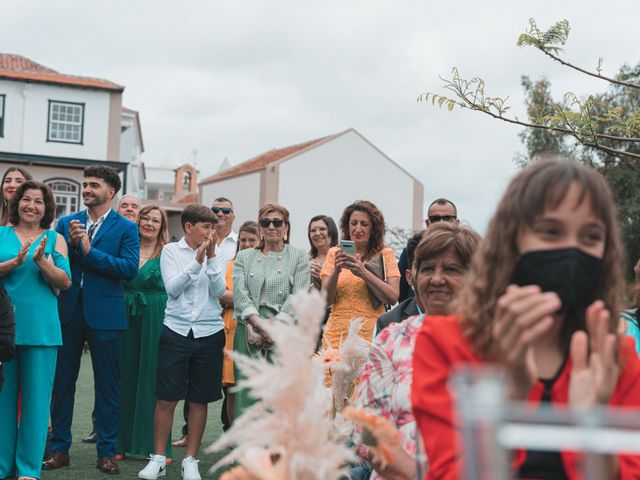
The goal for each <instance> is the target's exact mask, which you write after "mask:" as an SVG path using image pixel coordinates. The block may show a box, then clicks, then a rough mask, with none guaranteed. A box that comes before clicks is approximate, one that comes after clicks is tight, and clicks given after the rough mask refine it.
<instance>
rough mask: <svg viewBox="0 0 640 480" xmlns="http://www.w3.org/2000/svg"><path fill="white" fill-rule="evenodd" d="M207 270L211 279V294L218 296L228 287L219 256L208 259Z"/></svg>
mask: <svg viewBox="0 0 640 480" xmlns="http://www.w3.org/2000/svg"><path fill="white" fill-rule="evenodd" d="M205 272H206V274H207V278H208V279H209V295H211V296H213V297H216V298H218V297H219V296H220V295H222V294H223V293H224V292H225V290H226V289H227V284H226V282H225V281H224V270H222V268H220V263H219V262H218V258H217V257H213V258H208V259H207V269H206V270H205Z"/></svg>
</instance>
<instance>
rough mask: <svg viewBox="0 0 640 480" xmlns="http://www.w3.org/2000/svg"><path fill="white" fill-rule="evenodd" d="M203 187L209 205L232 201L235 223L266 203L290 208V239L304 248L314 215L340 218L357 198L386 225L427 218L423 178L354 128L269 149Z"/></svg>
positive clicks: (409, 225)
mask: <svg viewBox="0 0 640 480" xmlns="http://www.w3.org/2000/svg"><path fill="white" fill-rule="evenodd" d="M199 186H200V198H201V199H202V202H203V203H204V204H205V205H211V203H212V202H213V199H214V198H216V197H227V198H229V199H231V200H232V201H233V204H234V207H235V213H236V225H240V223H242V222H243V221H245V220H255V219H256V217H257V215H258V209H259V208H260V206H261V205H264V204H265V203H267V202H275V203H280V204H282V205H284V206H285V207H286V208H287V209H288V210H289V212H290V213H291V243H292V244H294V245H297V246H300V247H302V248H308V239H307V233H306V230H307V224H308V222H309V219H311V217H313V216H315V215H319V214H325V215H329V216H331V217H333V218H334V220H336V223H338V221H339V218H340V215H341V214H342V211H343V209H344V208H345V207H346V206H347V205H348V204H350V203H352V202H353V201H355V200H360V199H365V200H370V201H372V202H373V203H375V204H376V205H377V206H378V208H380V210H381V211H382V213H383V214H384V216H385V221H386V224H387V227H388V228H393V227H399V228H403V229H416V228H421V226H422V225H423V221H424V219H423V199H424V189H423V186H422V183H421V182H420V181H418V180H417V179H416V178H415V177H413V176H412V175H411V174H410V173H408V172H407V171H406V170H404V169H403V168H402V167H401V166H400V165H398V164H397V163H396V162H394V161H393V160H392V159H391V158H389V157H388V156H387V155H385V154H384V153H383V152H382V151H381V150H380V149H378V148H377V147H376V146H375V145H373V144H372V143H371V142H369V141H368V140H367V139H366V138H364V137H363V136H362V135H361V134H360V133H358V132H357V131H356V130H354V129H352V128H350V129H349V130H346V131H344V132H341V133H338V134H335V135H329V136H327V137H323V138H320V139H317V140H312V141H309V142H305V143H302V144H299V145H293V146H290V147H286V148H281V149H274V150H270V151H268V152H266V153H263V154H262V155H259V156H257V157H254V158H252V159H250V160H247V161H245V162H243V163H241V164H239V165H235V166H233V167H231V168H228V169H226V170H224V171H221V172H219V173H217V174H215V175H213V176H211V177H208V178H205V179H204V180H202V181H201V182H200V183H199Z"/></svg>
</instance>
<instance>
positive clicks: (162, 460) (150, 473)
mask: <svg viewBox="0 0 640 480" xmlns="http://www.w3.org/2000/svg"><path fill="white" fill-rule="evenodd" d="M166 474H167V457H165V456H164V455H151V456H150V457H149V463H147V466H146V467H144V468H143V469H142V470H140V473H138V478H143V479H144V480H156V479H157V478H158V477H164V476H165V475H166Z"/></svg>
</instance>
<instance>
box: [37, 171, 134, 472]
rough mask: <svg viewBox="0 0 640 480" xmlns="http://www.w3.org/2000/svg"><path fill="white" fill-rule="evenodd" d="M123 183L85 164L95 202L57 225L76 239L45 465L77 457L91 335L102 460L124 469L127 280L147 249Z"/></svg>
mask: <svg viewBox="0 0 640 480" xmlns="http://www.w3.org/2000/svg"><path fill="white" fill-rule="evenodd" d="M120 186H121V182H120V177H119V176H118V174H117V172H116V171H115V170H114V169H112V168H110V167H106V166H102V165H99V166H91V167H87V168H85V170H84V181H83V183H82V197H83V199H84V204H85V206H86V207H87V209H86V210H83V211H81V212H77V213H74V214H72V215H68V216H66V217H64V218H61V219H60V220H59V221H58V225H57V227H56V230H57V231H58V232H59V233H60V234H62V235H63V236H64V238H65V240H66V241H67V244H68V245H69V261H70V263H71V272H72V278H73V283H72V286H71V288H69V289H68V290H66V291H64V292H62V293H61V294H60V298H59V301H58V310H59V313H60V321H61V323H62V347H60V349H59V350H58V362H57V365H56V376H55V380H54V386H53V396H52V399H51V423H52V431H51V436H50V439H49V441H50V444H49V445H50V452H51V456H50V457H49V458H48V459H47V460H45V461H44V463H43V465H42V468H43V469H45V470H53V469H56V468H60V467H63V466H67V465H69V448H70V447H71V421H72V418H73V400H74V394H75V390H76V380H77V379H78V372H79V370H80V358H81V356H82V347H83V345H84V342H85V341H87V342H88V343H89V349H90V351H91V362H92V364H93V376H94V384H95V392H96V396H95V402H96V403H95V410H96V431H97V441H96V446H97V450H98V462H97V465H96V468H98V469H100V470H101V471H102V472H104V473H109V474H117V473H119V469H118V465H117V463H116V462H115V460H114V455H115V445H116V440H117V437H118V424H119V420H120V345H121V338H122V332H123V331H124V330H125V329H126V328H127V321H126V317H125V305H124V290H123V286H122V282H123V280H131V279H133V278H134V277H135V276H136V273H137V271H138V262H139V257H140V239H139V237H138V229H137V227H136V225H135V224H134V223H132V222H130V221H129V220H126V219H125V218H124V217H122V216H120V215H118V214H117V213H116V212H115V211H113V210H112V209H111V202H112V200H113V198H114V196H115V195H116V193H117V192H118V190H120Z"/></svg>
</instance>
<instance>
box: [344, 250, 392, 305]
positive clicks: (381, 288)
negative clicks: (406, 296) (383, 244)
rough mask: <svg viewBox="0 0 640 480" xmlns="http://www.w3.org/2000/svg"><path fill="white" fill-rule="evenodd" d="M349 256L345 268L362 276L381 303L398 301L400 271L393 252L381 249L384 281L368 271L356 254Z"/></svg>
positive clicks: (388, 303) (389, 303) (390, 303)
mask: <svg viewBox="0 0 640 480" xmlns="http://www.w3.org/2000/svg"><path fill="white" fill-rule="evenodd" d="M349 257H350V258H349V260H348V261H347V264H346V265H347V268H349V270H351V272H352V273H353V274H354V275H356V276H358V277H360V278H362V279H363V280H364V281H365V283H366V284H367V287H369V288H370V289H371V291H372V292H373V294H374V295H375V296H376V297H378V298H379V299H380V301H382V303H384V304H386V305H393V304H395V303H396V302H397V301H398V293H399V289H400V273H399V270H398V265H397V264H396V262H395V257H394V256H393V252H392V251H391V250H390V249H386V248H385V249H384V250H383V251H382V261H383V262H384V268H385V271H386V273H387V280H386V281H385V280H383V279H382V278H379V277H377V276H376V275H375V274H374V273H372V272H371V271H369V270H368V269H367V268H366V267H365V265H364V263H363V262H362V261H360V258H359V257H358V256H357V255H356V256H353V255H349Z"/></svg>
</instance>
